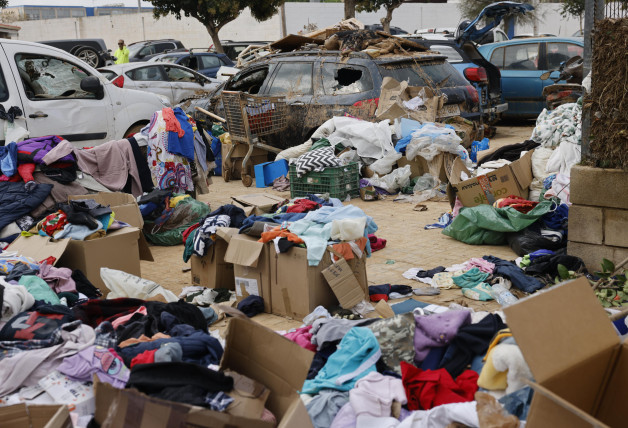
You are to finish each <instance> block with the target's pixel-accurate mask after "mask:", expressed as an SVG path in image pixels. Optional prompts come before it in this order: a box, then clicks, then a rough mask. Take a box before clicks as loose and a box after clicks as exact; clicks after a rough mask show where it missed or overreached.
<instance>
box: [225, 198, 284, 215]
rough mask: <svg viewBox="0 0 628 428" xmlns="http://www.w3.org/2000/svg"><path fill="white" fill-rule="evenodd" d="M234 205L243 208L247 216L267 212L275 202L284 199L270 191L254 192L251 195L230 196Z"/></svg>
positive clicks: (277, 202)
mask: <svg viewBox="0 0 628 428" xmlns="http://www.w3.org/2000/svg"><path fill="white" fill-rule="evenodd" d="M231 199H232V200H233V202H234V205H236V206H239V207H241V208H242V209H244V213H245V214H246V215H247V216H250V215H251V214H254V215H262V214H266V213H269V212H270V211H272V210H273V207H275V206H276V205H277V204H280V203H282V202H283V201H285V198H282V197H280V196H275V195H273V194H271V193H254V194H252V195H240V196H232V197H231Z"/></svg>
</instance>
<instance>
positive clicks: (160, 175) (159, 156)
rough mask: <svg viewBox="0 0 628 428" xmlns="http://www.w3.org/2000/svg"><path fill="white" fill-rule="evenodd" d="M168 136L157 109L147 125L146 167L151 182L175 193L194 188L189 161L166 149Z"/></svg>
mask: <svg viewBox="0 0 628 428" xmlns="http://www.w3.org/2000/svg"><path fill="white" fill-rule="evenodd" d="M168 138H169V131H168V130H167V125H166V121H165V120H164V117H163V113H162V111H161V110H160V111H157V112H155V113H154V114H153V117H152V119H151V122H150V125H149V127H148V168H149V169H150V172H151V176H152V178H153V183H154V184H155V186H156V187H158V188H160V189H172V190H173V191H174V192H175V193H185V192H186V191H190V190H194V183H193V182H192V168H191V165H190V162H189V161H188V160H187V159H186V158H185V157H183V156H180V155H176V154H173V153H170V152H169V151H168V150H167V147H168Z"/></svg>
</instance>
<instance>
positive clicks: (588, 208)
mask: <svg viewBox="0 0 628 428" xmlns="http://www.w3.org/2000/svg"><path fill="white" fill-rule="evenodd" d="M627 185H628V171H622V170H617V169H603V168H592V167H585V166H580V165H578V166H574V167H573V168H572V169H571V186H570V188H571V194H570V201H571V202H572V203H573V205H572V206H571V208H570V209H569V244H568V247H567V253H568V254H570V255H573V256H578V257H580V258H582V259H583V260H584V262H585V264H586V265H587V268H588V269H589V270H591V271H597V270H600V268H601V266H600V263H601V262H602V259H603V258H605V259H609V260H611V261H612V262H614V263H615V264H617V263H619V262H621V261H622V260H624V259H625V258H626V257H628V197H626V186H627Z"/></svg>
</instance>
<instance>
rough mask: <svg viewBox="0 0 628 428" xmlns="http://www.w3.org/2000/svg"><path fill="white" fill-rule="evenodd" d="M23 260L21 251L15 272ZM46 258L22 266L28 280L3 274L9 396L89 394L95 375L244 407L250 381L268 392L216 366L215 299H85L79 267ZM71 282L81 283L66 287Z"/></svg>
mask: <svg viewBox="0 0 628 428" xmlns="http://www.w3.org/2000/svg"><path fill="white" fill-rule="evenodd" d="M25 262H26V261H25V260H17V259H16V260H15V264H14V265H13V266H14V267H13V269H11V271H10V273H11V272H13V271H15V269H17V268H16V267H15V266H16V265H17V264H19V263H25ZM4 265H5V267H6V266H8V264H7V263H5V264H4ZM46 266H47V265H45V264H42V265H41V266H40V267H39V271H38V273H37V275H38V276H37V275H35V274H30V273H25V274H24V275H23V276H22V277H21V278H20V279H19V284H22V283H24V284H25V285H18V284H17V283H15V284H14V282H15V281H14V279H10V280H8V281H4V280H2V281H1V285H0V290H2V291H3V293H0V296H4V301H3V313H2V315H3V316H2V323H1V324H0V380H1V382H0V400H1V401H2V403H3V404H6V405H11V404H17V403H20V402H23V401H24V399H26V400H27V401H29V402H31V403H34V402H36V403H44V404H45V403H55V402H56V401H55V399H58V398H59V397H58V393H59V388H62V389H64V391H66V392H67V391H74V392H76V391H80V392H81V394H82V395H81V396H82V397H83V398H86V399H89V397H90V395H93V393H94V390H93V385H92V382H93V377H94V376H96V377H97V378H98V380H99V381H100V382H104V383H108V384H110V385H111V386H113V387H115V388H118V389H124V388H134V389H137V390H139V391H141V392H143V393H144V394H147V395H149V396H151V397H155V398H160V399H164V400H170V401H175V402H179V403H185V404H189V405H194V406H201V407H205V408H207V409H211V410H214V411H219V412H224V413H227V414H232V415H239V416H241V415H242V413H241V412H240V409H241V408H242V406H246V404H247V400H253V399H254V398H255V397H253V398H251V397H250V396H249V395H247V393H249V392H250V388H251V387H254V388H255V391H260V392H262V393H264V394H266V395H267V392H266V391H267V389H266V387H265V386H264V385H261V384H259V383H258V382H256V381H254V380H252V379H249V378H247V377H245V376H242V375H240V374H238V373H236V372H234V371H226V372H222V371H219V370H218V368H217V367H218V364H219V363H220V360H221V358H222V355H223V345H222V344H221V339H219V336H216V337H214V335H212V334H210V333H209V332H208V325H210V324H211V323H213V322H214V321H215V320H216V319H217V316H216V315H217V314H216V312H215V311H214V310H213V309H212V308H211V307H197V306H195V305H193V304H190V303H187V302H185V301H183V300H179V301H175V302H171V303H163V302H159V301H147V300H141V299H135V298H114V299H107V300H102V299H98V298H96V297H97V296H93V295H90V297H91V298H89V299H88V298H87V296H85V295H83V293H82V292H83V291H84V290H86V287H87V284H85V283H81V282H78V281H77V282H76V287H75V286H74V284H75V282H73V281H72V279H71V278H70V277H69V276H68V275H69V274H71V273H72V272H61V273H58V272H55V271H54V268H51V267H49V266H47V267H46ZM30 267H31V268H37V267H38V266H37V264H36V263H31V265H30ZM66 274H67V275H66ZM66 276H68V277H67V278H66ZM36 281H39V282H40V283H39V284H38V283H37V282H36ZM55 281H56V282H55ZM47 284H49V285H47ZM26 287H29V291H26ZM74 287H75V288H76V289H80V290H81V291H80V292H77V291H76V289H74V291H69V288H74ZM92 287H93V286H92ZM44 288H47V291H46V292H45V290H44ZM30 290H32V292H33V295H30V294H29V293H30ZM55 290H57V291H58V293H56V292H55ZM73 292H74V293H78V294H79V296H80V298H79V299H78V300H76V299H75V300H74V301H71V299H69V298H67V297H66V295H69V294H72V293H73ZM62 295H63V297H62V298H61V299H59V298H58V296H59V297H60V296H62ZM53 297H54V298H53ZM20 299H21V302H22V303H21V305H18V304H17V303H16V302H18V301H20ZM60 300H61V301H60ZM70 302H71V303H70ZM65 303H67V305H66V304H65ZM6 308H11V310H10V311H9V310H5V309H6ZM33 390H37V391H36V392H33ZM68 404H69V403H68ZM75 404H76V408H75V411H76V413H77V415H76V416H77V419H76V420H75V421H76V424H77V426H88V425H89V424H90V420H91V419H92V416H93V415H92V413H93V408H91V409H89V408H88V409H87V410H86V408H85V407H84V403H81V399H79V400H78V401H77V402H76V403H75ZM254 413H255V414H250V415H248V417H251V418H254V419H264V420H268V421H271V422H272V421H275V422H276V419H275V417H274V415H273V414H272V413H271V412H270V411H269V410H268V409H264V408H261V409H259V411H258V410H254Z"/></svg>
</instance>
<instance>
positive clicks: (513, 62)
mask: <svg viewBox="0 0 628 428" xmlns="http://www.w3.org/2000/svg"><path fill="white" fill-rule="evenodd" d="M478 50H479V51H480V53H481V54H482V55H483V56H484V57H485V58H486V59H487V60H489V61H490V62H491V63H493V64H494V65H496V66H497V67H498V68H499V69H500V71H501V75H502V85H501V86H502V98H503V101H504V102H507V103H508V110H507V111H506V112H504V113H503V116H504V117H511V118H521V119H525V118H536V117H537V116H538V115H539V113H541V111H543V109H544V108H545V97H543V88H544V87H545V86H548V85H552V84H554V82H553V81H552V80H551V79H547V80H541V74H543V73H545V72H546V71H550V70H555V69H558V68H559V67H560V64H561V63H562V62H565V61H567V60H568V59H569V58H571V57H574V56H576V55H579V56H582V55H583V52H584V40H583V39H582V38H578V37H538V38H529V39H515V40H508V41H506V42H499V43H490V44H487V45H483V46H479V47H478ZM551 77H552V78H556V77H558V72H557V71H555V72H554V73H552V75H551ZM559 83H565V82H564V81H563V82H559Z"/></svg>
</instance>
